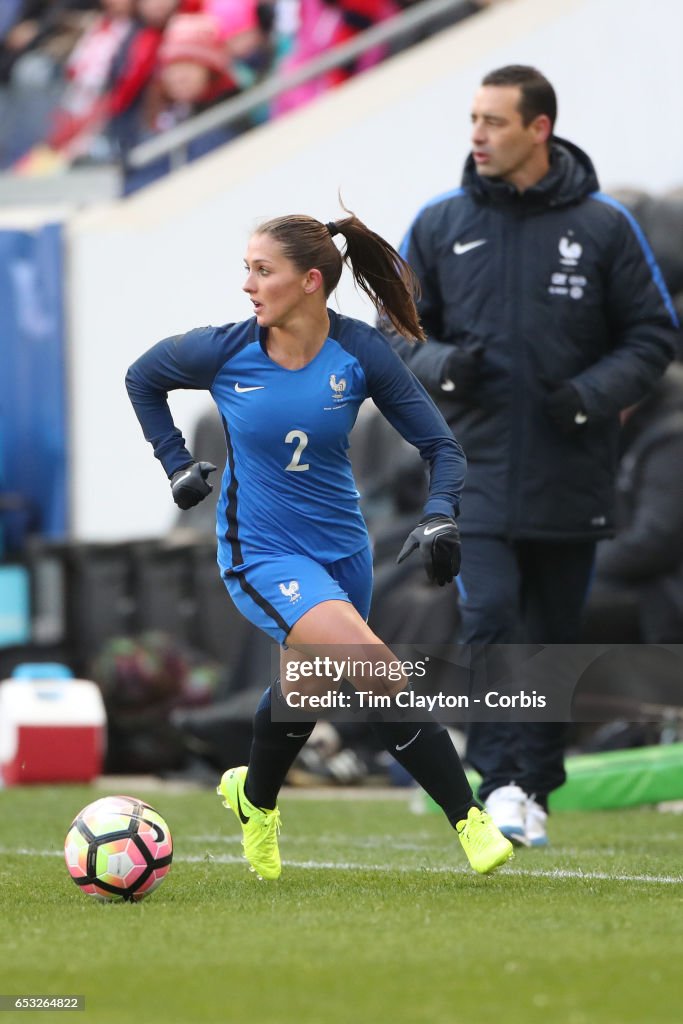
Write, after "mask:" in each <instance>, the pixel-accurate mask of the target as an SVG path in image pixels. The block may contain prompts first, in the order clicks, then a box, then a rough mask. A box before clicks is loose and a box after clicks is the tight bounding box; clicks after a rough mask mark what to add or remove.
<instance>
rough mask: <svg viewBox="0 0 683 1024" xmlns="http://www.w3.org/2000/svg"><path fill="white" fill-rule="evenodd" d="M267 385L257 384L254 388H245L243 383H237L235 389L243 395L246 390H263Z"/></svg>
mask: <svg viewBox="0 0 683 1024" xmlns="http://www.w3.org/2000/svg"><path fill="white" fill-rule="evenodd" d="M265 386H266V385H265V384H257V385H256V386H255V387H252V388H243V387H242V385H241V384H235V391H237V392H239V394H240V395H241V394H243V393H244V392H245V391H263V389H264V388H265Z"/></svg>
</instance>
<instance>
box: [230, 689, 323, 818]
mask: <svg viewBox="0 0 683 1024" xmlns="http://www.w3.org/2000/svg"><path fill="white" fill-rule="evenodd" d="M274 701H278V704H279V705H280V707H281V708H282V709H286V708H287V704H286V702H285V699H284V697H283V696H282V690H281V688H280V680H279V679H276V680H275V682H274V683H273V685H272V686H269V687H268V689H267V690H266V692H265V693H264V694H263V696H262V697H261V700H260V701H259V705H258V707H257V708H256V713H255V715H254V725H253V728H254V735H253V739H252V741H251V751H250V754H249V770H248V773H247V778H246V781H245V784H244V792H245V793H246V796H247V799H248V800H249V801H251V803H252V804H254V806H255V807H265V808H267V809H271V808H273V807H275V804H276V803H277V795H278V793H279V792H280V789H281V788H282V784H283V782H284V781H285V778H286V776H287V772H288V771H289V769H290V768H291V766H292V764H293V763H294V760H295V759H296V756H297V754H298V753H299V751H300V750H301V748H302V747H303V746H304V744H305V743H306V740H307V739H308V737H309V736H310V735H311V733H312V732H313V729H314V727H315V722H302V721H299V722H274V721H273V719H272V704H273V702H274Z"/></svg>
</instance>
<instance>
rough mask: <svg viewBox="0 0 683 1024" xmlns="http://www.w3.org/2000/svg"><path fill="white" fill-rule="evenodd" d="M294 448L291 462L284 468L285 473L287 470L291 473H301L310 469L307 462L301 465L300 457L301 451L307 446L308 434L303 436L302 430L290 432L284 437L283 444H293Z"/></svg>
mask: <svg viewBox="0 0 683 1024" xmlns="http://www.w3.org/2000/svg"><path fill="white" fill-rule="evenodd" d="M295 443H296V448H295V450H294V454H293V455H292V460H291V462H290V463H289V465H288V466H285V471H287V470H289V471H290V472H292V473H303V472H304V470H306V469H310V468H311V467H310V465H309V463H308V462H304V463H303V464H302V463H301V456H302V454H303V450H304V448H305V447H306V445H307V444H308V434H305V433H304V432H303V430H290V432H289V433H288V434H287V436H286V437H285V444H295Z"/></svg>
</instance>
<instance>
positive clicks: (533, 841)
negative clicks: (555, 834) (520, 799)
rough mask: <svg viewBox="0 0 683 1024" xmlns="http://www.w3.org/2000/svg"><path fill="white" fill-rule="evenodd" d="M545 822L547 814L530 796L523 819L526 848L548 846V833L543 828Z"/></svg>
mask: <svg viewBox="0 0 683 1024" xmlns="http://www.w3.org/2000/svg"><path fill="white" fill-rule="evenodd" d="M547 820H548V814H547V812H546V811H544V810H543V808H542V807H541V805H540V804H538V803H536V801H535V800H534V798H533V797H532V796H529V797H527V801H526V817H525V825H526V844H527V846H547V845H548V833H547V832H546V828H545V825H546V822H547Z"/></svg>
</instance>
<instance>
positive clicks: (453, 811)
mask: <svg viewBox="0 0 683 1024" xmlns="http://www.w3.org/2000/svg"><path fill="white" fill-rule="evenodd" d="M373 725H374V727H375V729H376V730H377V734H378V735H379V737H380V739H381V740H382V743H383V744H384V746H385V747H386V748H387V750H388V751H389V753H390V754H391V755H392V757H395V758H396V760H397V761H398V763H399V764H400V765H402V766H403V767H404V768H405V770H406V771H407V772H410V774H411V775H412V777H413V778H414V779H415V781H416V782H417V783H419V784H420V786H422V788H423V789H424V790H425V792H427V793H428V794H429V795H430V796H431V798H432V800H434V801H435V802H436V803H437V804H438V805H439V807H441V808H442V809H443V812H444V814H445V815H446V817H447V818H448V820H449V821H450V823H451V825H452V826H453V828H455V826H456V824H457V822H459V821H462V820H463V818H466V817H467V812H468V811H469V809H470V807H480V806H481V805H480V804H479V803H478V801H477V800H475V798H474V794H473V793H472V787H471V786H470V784H469V782H468V781H467V776H466V775H465V771H464V769H463V766H462V762H461V760H460V758H459V757H458V752H457V751H456V749H455V747H454V746H453V741H452V740H451V738H450V736H449V735H448V730H447V729H446V727H445V726H443V725H441V724H440V723H439V722H436V721H434V719H432V720H431V721H426V722H384V721H381V722H378V721H374V722H373Z"/></svg>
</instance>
